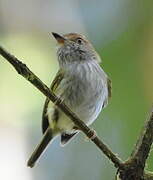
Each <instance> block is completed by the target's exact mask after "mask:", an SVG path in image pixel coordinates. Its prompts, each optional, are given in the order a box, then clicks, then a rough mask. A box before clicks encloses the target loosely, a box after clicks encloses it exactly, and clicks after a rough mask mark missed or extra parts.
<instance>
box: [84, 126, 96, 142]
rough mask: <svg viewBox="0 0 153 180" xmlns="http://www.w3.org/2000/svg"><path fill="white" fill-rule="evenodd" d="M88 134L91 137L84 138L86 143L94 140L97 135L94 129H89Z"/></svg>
mask: <svg viewBox="0 0 153 180" xmlns="http://www.w3.org/2000/svg"><path fill="white" fill-rule="evenodd" d="M88 133H90V134H91V137H90V138H89V137H87V136H86V137H85V141H86V142H89V141H90V140H93V139H95V137H96V136H97V133H96V131H95V130H94V129H90V130H89V132H88Z"/></svg>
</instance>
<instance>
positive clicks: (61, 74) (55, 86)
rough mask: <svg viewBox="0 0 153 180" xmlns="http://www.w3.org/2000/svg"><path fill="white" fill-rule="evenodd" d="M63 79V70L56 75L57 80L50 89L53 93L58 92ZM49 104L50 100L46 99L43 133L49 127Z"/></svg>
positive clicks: (43, 114)
mask: <svg viewBox="0 0 153 180" xmlns="http://www.w3.org/2000/svg"><path fill="white" fill-rule="evenodd" d="M63 78H64V72H63V71H62V70H59V71H58V73H57V74H56V77H55V79H54V80H53V82H52V84H51V87H50V89H51V90H52V91H53V92H56V89H57V87H58V86H59V84H60V82H61V81H62V79H63ZM49 102H50V100H49V99H48V98H46V101H45V104H44V108H43V113H42V132H43V133H44V132H45V131H46V129H47V128H48V126H49V121H48V115H47V108H48V105H49ZM56 113H57V109H56Z"/></svg>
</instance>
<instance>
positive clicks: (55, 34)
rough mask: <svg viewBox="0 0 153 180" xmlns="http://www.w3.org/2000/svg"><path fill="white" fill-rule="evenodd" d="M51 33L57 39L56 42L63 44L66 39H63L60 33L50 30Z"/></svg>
mask: <svg viewBox="0 0 153 180" xmlns="http://www.w3.org/2000/svg"><path fill="white" fill-rule="evenodd" d="M52 35H53V36H54V38H55V39H56V40H57V42H58V44H60V45H63V44H64V42H65V40H66V39H65V38H64V37H63V36H61V35H59V34H57V33H54V32H52Z"/></svg>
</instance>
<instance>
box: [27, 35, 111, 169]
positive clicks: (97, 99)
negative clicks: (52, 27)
mask: <svg viewBox="0 0 153 180" xmlns="http://www.w3.org/2000/svg"><path fill="white" fill-rule="evenodd" d="M52 35H53V36H54V38H55V39H56V40H57V43H58V45H59V48H58V50H57V57H58V62H59V71H58V73H57V75H56V77H55V79H54V80H53V82H52V84H51V88H50V89H51V90H52V91H53V92H54V93H55V94H56V95H57V96H58V98H60V99H61V100H62V101H63V102H64V103H65V104H66V105H67V106H68V107H69V108H70V109H71V110H72V111H73V112H74V113H75V114H76V115H77V116H78V117H79V118H80V119H81V120H82V121H83V122H84V123H86V124H87V125H88V126H89V125H90V124H91V123H93V122H94V121H95V119H96V118H97V117H98V115H99V113H100V112H101V110H102V109H103V108H104V107H106V105H107V104H108V99H109V97H111V81H110V79H109V78H108V76H107V75H106V73H105V72H104V71H103V69H102V68H101V67H100V65H99V63H100V62H101V59H100V56H99V55H98V54H97V52H96V51H95V49H94V48H93V46H92V44H91V43H90V42H89V41H88V40H87V39H86V38H85V37H84V36H82V35H80V34H77V33H69V34H65V35H63V36H62V35H59V34H57V33H52ZM42 132H43V138H42V140H41V142H40V144H39V145H38V146H37V147H36V149H35V151H34V152H33V153H32V155H31V157H30V159H29V160H28V163H27V165H28V166H29V167H33V166H34V165H35V162H36V161H37V160H38V158H39V157H40V155H41V154H42V152H43V151H44V150H45V148H46V147H47V145H48V144H49V142H51V141H52V140H53V139H54V138H55V137H57V136H59V135H60V136H61V145H65V144H67V143H68V142H69V141H70V140H71V139H72V138H73V137H74V136H75V135H76V134H78V132H79V128H78V127H77V126H76V125H75V124H74V123H73V122H72V120H71V119H70V118H69V117H67V116H66V115H65V114H64V113H63V112H62V111H61V110H60V109H59V108H58V107H57V106H56V104H53V103H52V102H51V101H50V100H49V99H48V98H47V99H46V101H45V105H44V109H43V115H42Z"/></svg>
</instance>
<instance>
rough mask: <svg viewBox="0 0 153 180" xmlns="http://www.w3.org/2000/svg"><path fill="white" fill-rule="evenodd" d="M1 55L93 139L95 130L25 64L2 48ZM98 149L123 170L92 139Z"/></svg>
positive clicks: (100, 143)
mask: <svg viewBox="0 0 153 180" xmlns="http://www.w3.org/2000/svg"><path fill="white" fill-rule="evenodd" d="M0 54H1V55H2V56H3V57H4V58H5V59H6V60H7V61H8V62H9V63H11V64H12V65H13V67H14V68H15V69H16V71H17V72H18V73H19V74H20V75H21V76H23V77H24V78H25V79H27V80H28V81H29V82H31V83H32V84H33V85H34V86H35V87H36V88H37V89H38V90H39V91H41V92H42V93H43V94H44V95H45V96H46V97H48V98H49V99H50V100H51V101H52V102H53V103H56V105H57V106H58V107H59V108H60V109H61V110H62V111H63V112H64V113H65V114H66V115H67V116H68V117H69V118H70V119H71V120H72V121H73V122H74V123H75V124H76V125H77V126H78V127H79V129H80V130H81V131H83V132H84V133H85V134H86V136H87V137H88V138H91V137H93V133H94V132H93V130H91V129H90V128H89V127H88V126H86V124H85V123H84V122H83V121H81V120H80V119H79V118H78V117H77V116H76V115H75V114H74V113H73V112H72V111H71V110H70V109H69V108H68V107H67V106H66V105H65V104H64V103H63V102H62V101H61V100H60V99H59V98H58V97H57V96H56V95H55V94H54V93H53V92H52V91H51V90H50V89H49V88H48V87H47V86H46V85H45V84H44V83H43V82H42V81H41V80H40V79H39V78H38V77H37V76H36V75H35V74H34V73H33V72H32V71H31V70H30V69H29V68H28V67H27V66H26V65H25V64H23V63H22V62H21V61H19V60H18V59H17V58H16V57H14V56H13V55H11V54H10V53H8V52H7V51H6V50H5V49H4V48H2V47H1V46H0ZM91 140H92V141H93V142H94V143H95V144H96V145H97V147H98V148H99V149H100V150H101V151H102V152H103V153H104V154H105V155H106V156H107V157H108V158H109V159H110V160H111V161H112V162H113V163H114V166H115V167H117V168H123V164H122V160H121V159H120V158H119V157H118V156H117V155H116V154H114V153H113V152H112V151H111V150H110V149H109V148H108V146H107V145H106V144H104V143H103V142H102V141H101V140H100V139H99V137H98V136H95V137H94V138H92V139H91Z"/></svg>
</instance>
